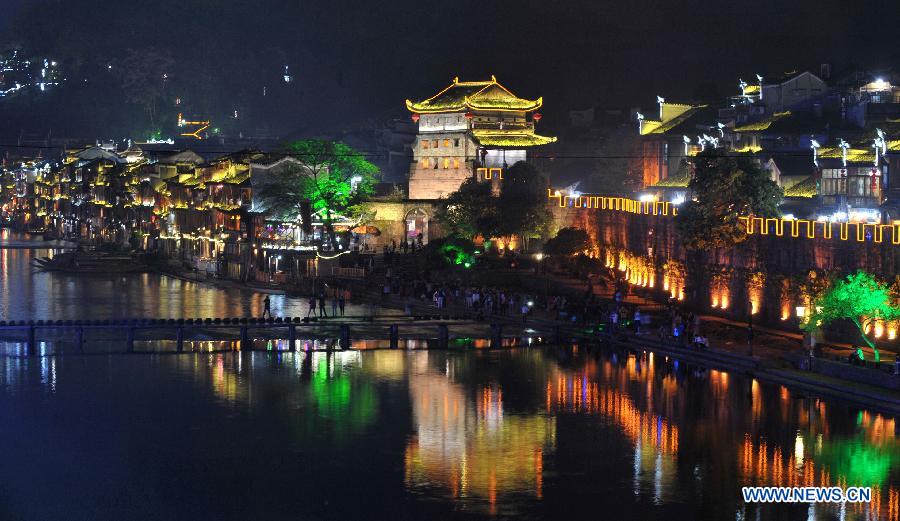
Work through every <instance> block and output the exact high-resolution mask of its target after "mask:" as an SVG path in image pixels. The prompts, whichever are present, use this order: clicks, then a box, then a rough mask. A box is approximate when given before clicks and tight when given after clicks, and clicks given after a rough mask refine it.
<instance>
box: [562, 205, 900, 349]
mask: <svg viewBox="0 0 900 521" xmlns="http://www.w3.org/2000/svg"><path fill="white" fill-rule="evenodd" d="M551 201H552V202H556V201H555V199H551ZM553 208H554V213H555V217H556V219H557V222H558V224H559V226H576V227H579V228H583V229H585V230H587V231H588V233H589V234H590V235H591V237H592V238H593V239H594V242H595V244H596V245H597V249H596V251H595V254H596V255H598V256H599V258H600V259H601V260H603V261H604V262H605V264H606V266H607V267H610V268H613V269H615V270H617V271H618V273H619V274H620V275H621V276H623V277H625V278H626V279H627V280H628V281H629V282H630V283H631V284H632V287H633V288H634V289H635V291H636V292H638V293H643V294H645V295H647V296H652V297H656V298H666V297H670V296H671V297H674V298H676V299H679V300H682V301H684V302H686V303H688V304H690V305H691V306H692V307H694V308H695V309H700V310H703V311H704V312H707V313H710V314H716V315H720V316H725V317H729V318H733V319H737V320H746V319H747V317H748V313H749V312H750V311H751V308H752V311H753V315H754V321H755V322H757V323H769V324H771V325H776V326H779V327H787V328H789V329H791V328H794V329H796V328H798V326H799V320H800V319H799V318H798V317H797V307H798V306H800V307H804V308H808V307H809V306H810V294H811V293H813V292H814V291H815V289H816V288H817V287H821V286H822V284H824V279H825V277H826V276H827V275H828V274H830V273H835V272H837V273H849V272H853V271H855V270H857V269H863V270H866V271H868V272H870V273H873V274H876V275H878V276H879V277H881V278H882V279H887V280H891V279H893V278H894V277H895V276H896V275H897V274H898V273H900V226H883V227H881V228H880V229H876V227H874V226H864V227H861V228H857V225H855V224H850V225H843V226H842V225H840V224H837V223H835V224H830V226H829V228H828V229H829V230H830V232H829V233H830V238H825V237H823V235H825V224H826V223H814V224H811V225H807V224H806V222H800V223H799V224H798V225H792V224H791V222H790V221H781V222H780V223H779V222H775V221H774V220H773V221H771V222H769V223H768V225H767V226H764V223H762V222H759V221H757V222H756V223H755V226H754V228H753V232H754V233H752V234H748V236H747V240H746V241H744V242H743V243H741V244H739V245H738V246H736V247H734V248H730V249H721V250H716V251H710V252H692V251H687V250H686V249H685V248H684V247H683V246H682V245H681V241H680V240H679V237H678V234H677V232H676V228H675V219H677V217H673V216H672V215H652V213H653V212H652V210H651V211H650V212H649V213H648V214H645V213H643V209H639V212H640V213H634V212H629V211H622V210H601V209H597V208H575V207H573V206H565V207H560V206H559V205H558V204H555V205H553ZM792 226H796V228H792ZM810 226H811V227H813V228H812V231H810V228H809V227H810ZM763 232H765V233H763ZM810 233H812V234H814V235H815V238H808V235H809V234H810ZM793 235H797V236H796V237H794V236H793ZM842 237H843V238H842ZM878 239H880V242H878ZM897 328H898V324H883V325H880V326H879V330H881V331H882V334H881V340H882V341H885V342H887V341H889V336H895V337H896V336H897V334H898V332H897ZM840 329H842V328H840V327H838V328H837V330H836V331H834V332H832V334H837V335H838V336H839V337H842V338H844V339H851V338H852V336H849V335H840V334H839V333H840V331H838V330H840ZM843 329H844V330H846V328H843ZM845 332H846V331H845ZM893 343H896V340H893Z"/></svg>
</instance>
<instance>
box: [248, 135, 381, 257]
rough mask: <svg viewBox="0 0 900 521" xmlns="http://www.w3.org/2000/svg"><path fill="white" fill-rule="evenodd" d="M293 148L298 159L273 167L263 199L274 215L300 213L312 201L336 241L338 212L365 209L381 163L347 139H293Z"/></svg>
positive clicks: (352, 213)
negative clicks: (362, 153)
mask: <svg viewBox="0 0 900 521" xmlns="http://www.w3.org/2000/svg"><path fill="white" fill-rule="evenodd" d="M289 150H290V152H291V156H292V157H294V158H295V159H296V160H297V161H296V162H293V163H287V165H289V166H286V167H285V168H282V169H273V170H274V171H273V172H272V174H271V178H269V179H267V180H266V181H265V182H264V183H261V185H260V188H259V190H258V194H259V197H260V200H261V201H262V202H263V204H264V206H265V207H266V209H267V210H269V211H270V212H272V213H273V214H274V215H279V216H284V217H289V216H297V215H300V213H301V209H302V205H303V204H305V203H306V204H310V205H311V206H312V209H313V210H315V211H317V212H321V215H322V219H323V222H324V224H325V228H326V230H327V232H328V234H329V236H330V237H331V241H332V244H334V230H333V228H332V222H333V219H334V215H335V214H341V215H347V216H360V215H363V214H364V213H365V211H366V207H365V205H364V202H365V200H366V198H367V197H368V196H370V195H371V194H372V193H373V192H374V187H375V182H376V180H377V175H378V167H376V166H375V165H373V164H372V163H370V162H368V161H367V160H366V159H365V158H364V157H363V156H362V155H361V154H360V153H359V152H356V151H355V150H353V149H352V148H350V147H348V146H347V145H345V144H343V143H333V142H331V141H324V140H318V139H310V140H303V141H295V142H293V143H291V144H290V145H289ZM295 218H296V217H295Z"/></svg>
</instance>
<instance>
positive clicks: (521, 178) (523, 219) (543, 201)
mask: <svg viewBox="0 0 900 521" xmlns="http://www.w3.org/2000/svg"><path fill="white" fill-rule="evenodd" d="M547 186H548V183H547V180H546V179H545V178H544V176H543V175H541V173H540V172H539V171H538V170H537V169H536V168H535V167H534V166H533V165H532V164H530V163H526V162H525V161H519V162H518V163H516V164H514V165H513V166H512V167H510V168H509V169H508V170H506V172H504V174H503V181H501V188H500V197H499V198H498V200H497V205H498V207H499V214H500V215H499V221H498V223H497V233H498V235H500V236H511V235H518V236H520V237H521V238H522V240H523V242H526V243H527V241H528V238H529V237H532V236H535V235H540V234H541V233H543V232H544V230H545V229H546V227H547V225H548V224H549V223H550V221H551V215H550V210H549V208H548V207H547Z"/></svg>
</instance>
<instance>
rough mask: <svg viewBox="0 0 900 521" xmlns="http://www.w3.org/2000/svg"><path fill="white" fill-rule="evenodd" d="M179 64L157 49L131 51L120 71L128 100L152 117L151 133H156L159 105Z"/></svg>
mask: <svg viewBox="0 0 900 521" xmlns="http://www.w3.org/2000/svg"><path fill="white" fill-rule="evenodd" d="M174 64H175V61H174V60H173V59H172V58H171V57H170V56H169V55H168V54H166V53H164V52H160V51H157V50H155V49H145V50H142V51H135V50H134V49H128V54H127V55H126V57H125V59H124V60H123V61H122V65H121V67H120V69H117V70H119V72H120V74H121V81H122V90H123V92H124V93H125V100H126V101H128V102H129V103H134V104H137V105H140V106H141V107H142V108H143V109H144V111H145V112H146V113H147V115H148V116H149V117H150V127H151V131H155V130H157V129H156V123H157V121H156V102H157V100H158V99H160V98H161V97H162V96H163V94H164V93H165V87H166V81H167V78H168V75H169V74H170V72H171V70H172V66H173V65H174Z"/></svg>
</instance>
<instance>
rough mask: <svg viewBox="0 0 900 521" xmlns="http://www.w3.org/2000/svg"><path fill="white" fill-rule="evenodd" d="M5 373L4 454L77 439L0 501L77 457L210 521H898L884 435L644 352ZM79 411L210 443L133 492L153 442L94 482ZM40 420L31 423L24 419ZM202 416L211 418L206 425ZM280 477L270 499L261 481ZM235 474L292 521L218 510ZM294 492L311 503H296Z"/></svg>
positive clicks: (289, 357)
mask: <svg viewBox="0 0 900 521" xmlns="http://www.w3.org/2000/svg"><path fill="white" fill-rule="evenodd" d="M0 363H2V364H3V366H4V367H3V370H2V371H0V376H2V378H3V381H2V392H0V407H2V408H3V410H4V411H8V414H7V416H8V418H7V420H8V421H6V422H5V425H6V426H5V427H0V443H10V442H11V440H14V439H29V440H30V439H32V438H40V437H41V436H42V432H43V431H42V430H41V429H42V428H43V426H45V425H53V426H54V428H58V429H62V430H64V431H65V432H67V436H68V437H69V438H71V439H68V440H67V442H66V443H65V444H59V445H53V444H50V445H46V444H45V445H43V446H42V447H41V448H40V450H37V448H28V447H26V448H24V449H22V451H24V452H22V453H21V454H19V452H15V456H10V455H8V456H7V457H6V460H5V461H4V465H0V479H4V482H5V483H9V484H10V485H9V487H10V488H9V492H8V495H9V497H18V495H19V494H22V497H24V498H26V499H28V498H29V497H31V496H29V494H34V493H36V492H33V491H32V489H34V487H28V486H27V483H22V480H21V479H19V480H16V479H10V478H12V477H13V476H15V475H17V473H20V471H21V469H22V467H21V465H24V464H25V463H24V462H25V461H28V465H32V466H34V468H35V469H38V470H39V471H40V472H42V473H46V472H48V471H49V470H50V469H52V468H53V465H55V463H54V461H55V458H59V457H61V455H62V454H65V451H66V450H68V449H67V447H69V446H70V444H76V446H79V447H83V448H82V449H81V450H82V451H87V453H86V459H85V461H84V462H82V464H81V467H80V468H81V469H82V472H83V473H85V474H86V475H88V476H92V475H94V474H95V473H97V472H108V471H110V469H109V468H108V466H109V465H114V466H116V467H117V468H114V469H113V473H115V474H116V475H119V476H131V477H125V478H122V479H125V481H126V483H125V485H128V480H134V479H137V478H135V477H134V476H136V475H143V474H144V473H150V474H151V475H152V474H153V473H158V472H161V470H160V469H163V468H165V469H169V468H171V469H175V470H173V472H177V475H178V482H179V483H181V488H180V489H179V494H180V495H181V496H183V497H187V498H195V497H197V496H200V497H201V499H202V498H207V496H208V495H209V494H212V496H210V497H208V498H207V499H208V503H204V508H207V509H209V511H208V512H207V515H214V514H216V513H219V514H226V515H224V517H240V516H243V517H263V518H272V517H274V518H279V517H288V516H282V515H281V514H279V512H283V511H289V512H291V513H292V514H293V517H304V514H309V515H311V516H316V515H318V516H319V517H326V518H334V517H345V518H346V517H361V516H365V517H370V518H382V517H391V516H392V515H394V514H395V513H396V512H397V511H402V512H405V513H406V515H408V516H409V517H412V518H425V517H428V518H435V519H437V518H447V517H452V516H455V515H457V514H460V513H464V514H465V516H470V517H475V518H479V517H492V516H517V517H522V518H551V519H556V518H559V517H560V515H561V513H562V512H564V511H565V512H572V513H574V514H578V515H577V516H576V517H581V516H582V515H585V516H590V515H591V514H594V515H596V513H597V512H598V510H597V509H598V505H603V506H602V511H603V512H604V513H606V514H608V515H610V516H613V517H628V518H630V519H655V518H659V517H671V518H676V519H681V518H696V519H725V518H727V519H793V518H799V517H804V518H812V519H886V520H897V519H898V515H900V495H898V488H897V478H898V472H900V468H898V467H900V463H898V462H900V446H898V444H897V440H896V428H897V426H896V420H895V419H894V418H890V417H886V416H883V415H879V414H876V413H872V412H868V411H864V410H859V409H856V408H853V407H851V406H848V405H845V404H842V403H838V402H832V401H827V400H821V399H818V398H816V397H812V396H808V395H806V394H804V393H795V392H792V391H790V390H789V389H787V388H784V387H782V386H777V385H768V384H765V383H761V382H759V381H756V380H752V379H745V378H743V377H741V376H738V375H734V374H729V373H724V372H721V371H708V370H704V369H702V368H697V367H692V366H687V365H685V364H683V363H679V362H677V361H675V360H672V359H666V358H665V357H653V356H651V355H649V354H645V353H639V354H637V355H635V354H629V353H624V352H618V353H606V352H604V353H596V352H590V351H585V350H583V349H581V350H579V349H577V348H572V349H546V350H544V349H542V350H537V349H534V350H531V349H515V350H503V351H484V350H471V351H467V352H454V351H408V352H404V351H399V350H398V351H389V350H369V351H348V352H316V351H309V352H307V351H302V350H301V351H298V352H296V353H290V352H284V351H276V350H272V351H269V352H254V353H240V352H225V353H222V352H217V353H208V354H204V353H194V354H184V355H133V356H127V355H120V356H110V357H107V356H87V357H61V358H53V357H47V358H41V359H34V358H31V359H29V358H21V359H2V361H0ZM173 398H175V401H173ZM85 404H93V405H94V407H92V408H91V409H90V411H91V412H90V414H91V415H92V418H93V420H92V421H93V422H95V423H96V424H97V425H109V424H119V423H121V421H122V420H121V419H120V415H125V417H129V418H131V417H133V418H135V421H138V422H139V425H143V426H147V425H160V426H164V427H165V431H166V432H170V431H171V432H187V431H191V429H201V430H200V431H199V432H198V437H199V438H202V439H203V440H204V441H203V442H204V445H203V449H202V451H201V452H202V454H204V456H203V457H204V458H206V459H203V460H201V461H199V462H195V464H194V465H185V463H184V461H185V460H186V459H188V460H190V458H196V456H192V455H191V454H195V453H196V451H198V450H200V449H198V448H197V446H195V445H188V446H186V447H181V445H179V444H168V443H165V444H162V445H160V444H159V443H156V444H155V445H154V446H156V447H157V453H156V454H155V455H154V457H153V459H140V458H138V459H139V460H140V465H141V467H140V473H137V472H136V468H131V467H130V466H131V465H132V464H136V463H134V461H135V458H137V456H136V455H137V454H140V451H142V450H143V449H142V447H143V446H144V445H146V444H147V443H150V444H154V442H155V441H156V440H154V439H153V438H152V436H153V431H152V430H150V431H149V432H147V433H143V431H140V430H135V429H129V430H128V431H127V434H128V437H127V438H122V439H128V440H129V444H128V445H126V446H124V447H119V449H118V450H119V451H120V453H121V454H123V455H124V457H121V458H118V459H117V460H116V461H115V463H110V462H109V461H107V460H104V461H105V463H104V464H103V465H99V466H98V467H97V468H93V467H92V466H93V465H94V464H93V463H92V461H93V458H95V457H97V458H101V459H102V457H101V454H102V453H100V452H98V453H97V454H93V453H91V450H92V449H91V445H90V444H89V443H86V442H85V440H84V439H82V438H81V436H83V435H84V434H79V430H78V429H67V427H68V426H69V425H68V423H66V422H68V421H75V420H73V419H72V417H71V415H72V414H82V413H79V412H77V411H82V410H84V407H85ZM174 404H177V409H173V405H174ZM96 405H101V407H96ZM135 405H138V406H137V407H135ZM60 411H72V412H71V413H68V415H67V414H64V413H62V412H60ZM176 411H177V412H176ZM44 414H46V415H47V416H46V418H43V417H42V415H44ZM35 416H36V417H37V418H40V421H38V422H34V421H30V420H29V418H33V417H35ZM76 417H77V416H76ZM196 417H201V418H209V419H207V420H206V421H205V422H204V423H201V424H199V426H198V424H197V423H196V422H195V418H196ZM67 418H68V419H67ZM120 429H124V427H120ZM191 432H192V431H191ZM110 434H112V433H110ZM142 436H147V438H146V439H144V438H142ZM111 439H119V437H117V436H115V435H114V436H113V437H112V438H111ZM254 439H255V440H259V441H255V442H254V441H252V440H254ZM235 440H238V441H237V443H238V446H240V447H243V449H246V448H247V447H253V449H252V455H253V456H252V459H250V460H244V459H241V460H234V459H233V458H227V459H226V460H223V461H220V460H218V459H217V458H218V457H219V456H218V455H219V454H229V453H231V452H232V451H234V450H235V448H234V447H233V445H232V444H233V443H235ZM248 443H249V445H248ZM85 447H86V448H85ZM160 447H165V448H164V449H163V448H160ZM94 450H98V451H99V450H105V449H104V448H97V449H94ZM190 451H193V452H190ZM293 455H296V456H293ZM19 458H21V459H19ZM223 465H224V467H223ZM235 465H237V467H235ZM118 467H121V468H118ZM272 468H277V469H279V470H278V473H277V475H278V476H279V479H278V480H277V482H273V481H271V480H270V479H267V477H270V474H269V473H270V469H272ZM235 472H237V473H238V475H240V476H242V479H243V480H250V481H252V480H259V481H260V482H261V483H265V484H266V485H265V486H266V487H267V490H268V489H269V488H271V489H272V490H271V493H272V494H274V495H275V496H276V497H278V498H279V499H278V501H277V502H275V503H273V504H278V505H279V509H284V510H278V511H275V510H267V509H271V508H272V505H271V504H260V503H253V504H254V507H253V508H254V509H253V510H246V511H245V510H242V508H245V507H241V506H235V505H234V504H232V503H228V504H229V505H230V506H229V507H228V508H230V509H231V510H228V511H227V512H226V511H225V510H222V509H223V508H225V507H223V506H222V503H221V499H222V498H221V497H218V496H216V495H215V493H214V492H209V491H210V490H213V491H215V490H216V489H217V487H221V486H222V483H221V479H222V478H220V477H219V475H220V474H224V475H226V476H227V475H234V473H235ZM244 476H246V477H244ZM351 476H359V480H362V482H363V483H365V487H366V489H365V490H364V491H362V492H361V494H364V495H365V494H368V496H366V497H367V498H368V499H367V500H366V501H352V500H347V498H346V495H344V494H342V493H341V492H340V491H341V490H343V489H344V488H345V486H346V482H347V480H348V479H353V478H352V477H351ZM73 479H74V478H73ZM75 485H76V484H75V482H74V481H66V480H65V479H62V480H61V481H60V482H59V487H60V488H59V489H57V490H53V491H52V492H53V497H54V498H58V499H57V500H55V501H58V502H60V503H61V504H66V503H67V502H69V503H70V504H77V503H78V500H77V499H76V498H75V497H74V496H73V494H74V493H73V492H72V490H77V489H78V487H77V486H75ZM746 485H780V486H808V485H821V486H842V487H846V486H851V485H861V486H872V487H873V501H872V502H871V503H870V504H860V505H856V504H848V505H845V506H840V505H816V506H814V507H810V506H808V505H782V506H777V507H776V506H771V505H766V506H759V505H745V504H743V502H742V501H740V487H741V486H746ZM154 486H159V485H158V484H157V485H154ZM359 486H361V485H357V487H355V488H353V490H357V489H358V487H359ZM151 489H152V487H151ZM297 489H300V490H304V491H305V494H304V496H303V497H304V498H305V499H303V498H295V496H294V495H292V491H294V490H297ZM311 497H315V498H319V497H321V498H322V501H323V503H322V504H321V505H320V504H319V503H317V502H315V501H314V502H310V500H309V498H311ZM98 498H100V499H96V498H95V501H99V502H100V504H99V505H93V506H94V507H95V508H96V509H97V512H98V513H99V514H98V515H99V516H100V517H103V516H102V514H104V513H109V512H110V511H109V510H108V509H109V508H112V507H111V506H109V505H108V504H106V503H103V501H104V500H103V499H102V496H98ZM32 499H33V498H32ZM169 501H172V500H170V499H167V498H165V497H162V496H160V497H156V498H155V499H154V502H152V503H151V504H150V506H149V507H146V506H145V508H150V509H151V511H150V512H149V513H148V512H144V511H142V512H141V514H142V515H141V517H149V518H160V519H162V518H166V515H165V513H166V512H167V508H168V507H171V505H170V504H169V503H168V502H169ZM192 501H193V499H192ZM34 504H36V505H40V502H39V501H35V502H34ZM325 505H327V506H325ZM35 508H37V507H35ZM46 508H50V507H49V506H47V507H46ZM117 508H118V507H117ZM246 508H249V507H246ZM321 509H324V510H321ZM37 512H38V513H40V514H44V515H34V516H28V515H21V516H18V517H22V518H26V519H27V518H33V519H39V518H52V517H54V516H53V515H49V514H51V513H52V512H49V511H42V510H40V508H38V510H37ZM13 513H14V514H16V513H19V511H18V510H15V509H14V510H13ZM126 514H127V512H126ZM131 514H134V512H131ZM120 517H128V516H127V515H126V516H120ZM132 517H133V516H132Z"/></svg>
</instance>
